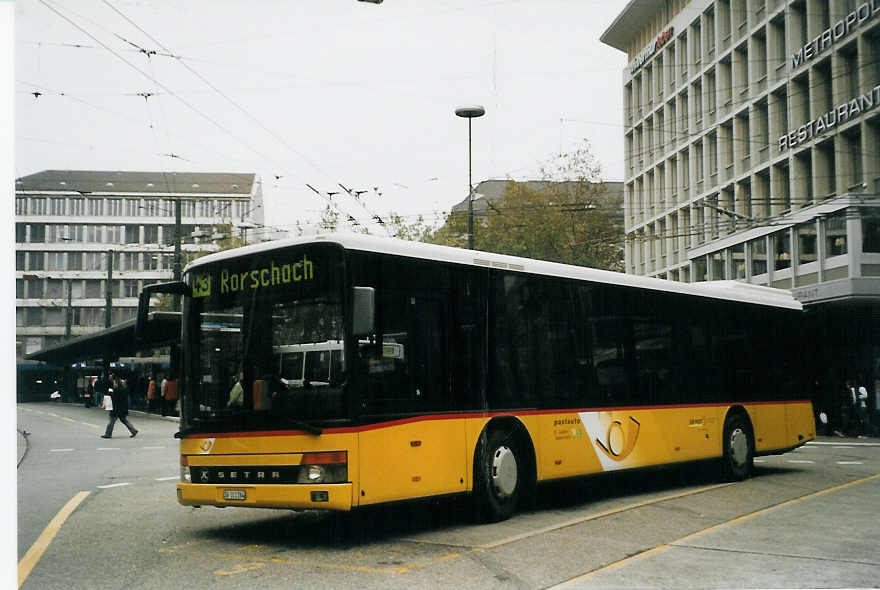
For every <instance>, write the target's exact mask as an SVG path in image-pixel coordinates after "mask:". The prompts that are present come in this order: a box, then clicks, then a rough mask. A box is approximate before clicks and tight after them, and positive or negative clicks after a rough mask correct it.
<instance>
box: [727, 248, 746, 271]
mask: <svg viewBox="0 0 880 590" xmlns="http://www.w3.org/2000/svg"><path fill="white" fill-rule="evenodd" d="M730 259H731V262H732V264H733V276H732V277H731V278H733V279H737V280H741V279H744V278H746V255H745V244H737V245H736V246H733V247H731V248H730Z"/></svg>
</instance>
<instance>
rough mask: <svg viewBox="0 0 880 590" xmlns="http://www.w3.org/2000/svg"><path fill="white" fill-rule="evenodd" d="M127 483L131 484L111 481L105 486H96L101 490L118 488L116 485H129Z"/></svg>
mask: <svg viewBox="0 0 880 590" xmlns="http://www.w3.org/2000/svg"><path fill="white" fill-rule="evenodd" d="M129 485H131V484H130V483H128V482H125V483H111V484H107V485H105V486H97V487H99V488H101V489H102V490H106V489H107V488H118V487H122V486H129Z"/></svg>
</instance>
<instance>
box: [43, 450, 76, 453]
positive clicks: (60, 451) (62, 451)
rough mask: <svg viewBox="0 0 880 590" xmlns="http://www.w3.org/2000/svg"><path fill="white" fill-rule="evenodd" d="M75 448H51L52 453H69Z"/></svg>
mask: <svg viewBox="0 0 880 590" xmlns="http://www.w3.org/2000/svg"><path fill="white" fill-rule="evenodd" d="M72 450H73V449H49V452H50V453H69V452H70V451H72Z"/></svg>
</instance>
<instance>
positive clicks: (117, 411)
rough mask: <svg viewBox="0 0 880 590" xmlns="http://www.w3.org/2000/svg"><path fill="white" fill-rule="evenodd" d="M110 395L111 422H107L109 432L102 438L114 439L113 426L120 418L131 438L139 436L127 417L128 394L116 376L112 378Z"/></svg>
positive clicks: (105, 432)
mask: <svg viewBox="0 0 880 590" xmlns="http://www.w3.org/2000/svg"><path fill="white" fill-rule="evenodd" d="M108 393H109V394H110V397H111V398H112V400H113V408H112V409H111V410H110V420H109V421H108V422H107V430H106V431H104V434H102V435H101V438H113V425H114V424H116V419H117V418H118V419H119V420H120V421H121V422H122V423H123V424H125V427H126V428H128V431H129V432H130V433H131V435H130V436H131V438H134V437H135V436H137V433H138V431H137V428H135V427H134V426H132V425H131V422H129V421H128V419H127V418H126V416H128V392H127V391H125V387H124V385H123V384H122V383H120V381H119V380H118V379H116V377H115V376H112V375H111V377H110V388H109V389H108Z"/></svg>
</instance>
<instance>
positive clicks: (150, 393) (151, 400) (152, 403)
mask: <svg viewBox="0 0 880 590" xmlns="http://www.w3.org/2000/svg"><path fill="white" fill-rule="evenodd" d="M155 409H156V379H155V378H154V377H153V376H150V382H149V383H148V384H147V411H148V412H152V411H154V410H155Z"/></svg>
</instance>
